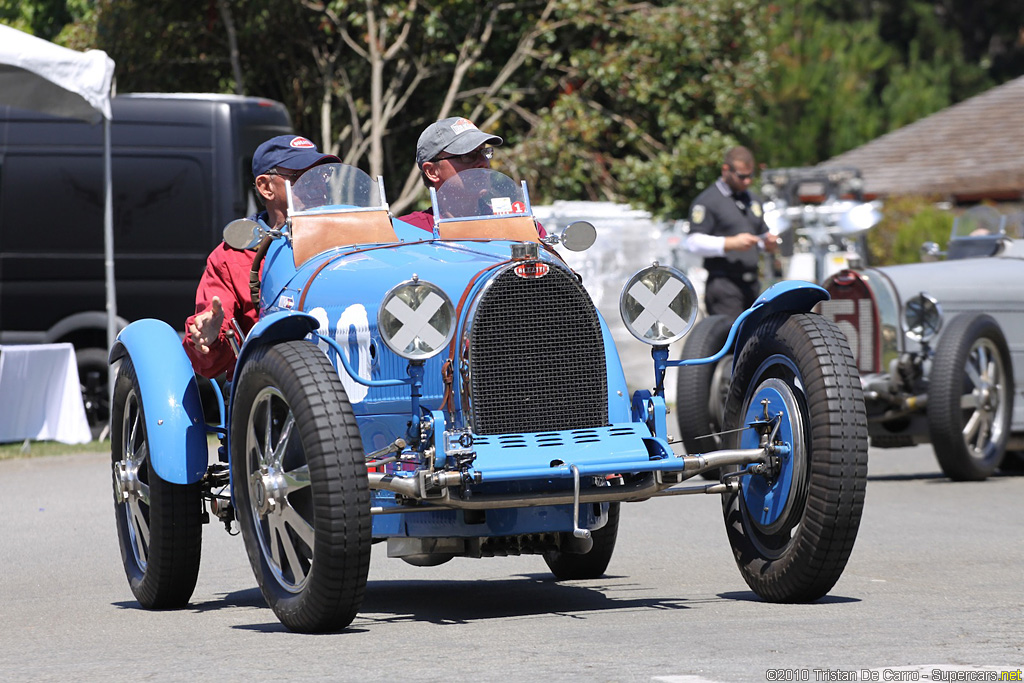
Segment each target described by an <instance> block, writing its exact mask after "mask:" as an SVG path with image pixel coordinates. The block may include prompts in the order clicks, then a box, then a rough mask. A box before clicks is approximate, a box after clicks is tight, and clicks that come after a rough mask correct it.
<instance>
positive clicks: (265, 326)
mask: <svg viewBox="0 0 1024 683" xmlns="http://www.w3.org/2000/svg"><path fill="white" fill-rule="evenodd" d="M319 328H320V321H319V320H317V319H316V318H314V317H313V316H311V315H310V314H309V313H302V312H299V311H277V312H275V313H271V314H270V315H267V316H264V317H263V318H261V319H260V321H259V322H258V323H256V325H254V326H253V328H252V329H251V330H250V331H249V334H247V335H246V336H245V343H244V344H242V349H241V351H239V353H238V360H236V361H235V375H234V376H235V377H238V373H239V372H241V370H242V365H243V364H244V363H245V359H246V358H248V357H249V356H250V355H251V354H252V351H253V349H255V348H258V347H260V346H266V345H267V344H276V343H278V342H282V341H292V340H295V339H302V338H303V337H305V336H306V335H307V334H309V333H310V332H316V331H317V330H318V329H319Z"/></svg>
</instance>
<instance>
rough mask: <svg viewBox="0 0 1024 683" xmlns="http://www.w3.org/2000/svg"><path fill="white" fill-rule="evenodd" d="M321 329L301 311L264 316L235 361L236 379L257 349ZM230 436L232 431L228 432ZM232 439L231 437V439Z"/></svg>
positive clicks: (232, 396)
mask: <svg viewBox="0 0 1024 683" xmlns="http://www.w3.org/2000/svg"><path fill="white" fill-rule="evenodd" d="M319 327H320V321H319V320H317V319H316V318H314V317H313V316H311V315H310V314H308V313H302V312H299V311H277V312H275V313H271V314H270V315H267V316H264V317H263V318H261V319H260V321H259V322H258V323H256V324H255V325H254V326H253V328H252V329H251V330H249V334H247V335H246V337H245V343H244V344H242V348H241V349H240V350H239V352H238V359H237V360H236V361H235V374H234V377H235V379H237V378H238V376H239V374H240V373H241V372H242V366H243V365H245V362H246V360H248V358H249V356H251V355H252V353H253V351H254V350H255V349H258V348H260V347H261V346H269V345H271V344H277V343H278V342H283V341H293V340H296V339H302V338H304V337H305V336H306V335H308V334H309V333H310V332H315V331H316V330H317V329H319ZM234 395H235V392H234V391H232V392H231V406H230V407H229V409H228V415H229V417H228V424H230V423H231V417H230V415H231V413H232V412H233V411H234V406H235V399H234ZM228 432H229V434H230V430H228ZM229 438H230V437H229Z"/></svg>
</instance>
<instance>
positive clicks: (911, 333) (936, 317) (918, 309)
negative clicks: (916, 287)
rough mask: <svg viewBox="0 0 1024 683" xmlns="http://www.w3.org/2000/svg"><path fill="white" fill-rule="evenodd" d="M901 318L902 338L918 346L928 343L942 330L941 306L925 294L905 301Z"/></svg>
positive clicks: (936, 300) (929, 295)
mask: <svg viewBox="0 0 1024 683" xmlns="http://www.w3.org/2000/svg"><path fill="white" fill-rule="evenodd" d="M901 317H902V323H903V334H904V336H906V338H907V339H909V340H911V341H914V342H917V343H918V344H926V343H928V342H930V341H931V340H932V339H934V338H935V336H936V335H937V334H938V333H939V330H941V329H942V319H943V315H942V305H941V304H940V303H939V301H938V299H936V298H935V297H933V296H932V295H931V294H928V293H927V292H921V293H919V294H918V295H917V296H914V297H911V298H910V299H907V302H906V303H905V304H904V305H903V315H902V316H901Z"/></svg>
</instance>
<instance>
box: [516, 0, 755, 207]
mask: <svg viewBox="0 0 1024 683" xmlns="http://www.w3.org/2000/svg"><path fill="white" fill-rule="evenodd" d="M601 10H602V11H601V13H600V15H597V14H596V13H595V12H592V13H591V15H590V16H588V17H587V20H586V23H582V22H580V23H577V24H575V25H574V26H573V27H572V29H573V30H572V31H571V32H569V31H567V32H566V33H565V37H566V39H567V43H568V44H567V47H566V48H564V49H563V50H562V52H561V53H556V57H557V60H558V61H557V63H556V65H555V66H556V67H557V71H556V74H557V76H558V79H557V81H556V82H555V83H554V87H553V88H552V91H553V93H552V98H553V100H552V101H551V103H550V104H549V105H547V106H545V107H543V108H541V109H539V110H538V111H537V113H536V118H535V123H534V126H533V128H532V130H531V131H530V132H529V134H528V135H527V136H526V137H525V139H524V141H523V144H521V145H520V146H519V147H518V148H517V149H516V154H515V160H514V161H512V162H511V163H510V167H511V168H512V169H513V170H514V172H515V173H514V175H517V176H520V177H524V178H527V179H529V180H530V181H531V182H530V185H531V187H534V188H537V194H538V196H539V198H540V199H542V200H550V199H554V198H583V199H608V200H618V201H628V202H631V203H633V204H635V205H637V206H641V207H644V208H647V209H649V210H651V211H652V212H653V213H655V214H657V215H665V216H681V215H684V214H685V213H686V210H687V207H688V205H689V202H690V200H691V199H692V198H693V197H694V196H696V194H697V193H699V192H700V190H701V189H703V187H705V186H706V185H707V184H708V183H710V182H713V180H714V178H715V177H716V176H717V168H718V165H719V164H720V162H721V157H722V153H723V152H724V149H725V148H726V147H728V146H730V145H732V144H735V143H736V141H737V140H743V139H746V138H748V137H749V133H750V132H751V131H752V129H753V124H752V121H751V118H752V115H753V114H754V113H755V111H756V102H757V98H758V89H759V84H760V83H761V82H763V80H764V66H765V63H766V55H765V52H764V45H765V43H764V35H763V32H762V30H761V28H760V27H761V26H762V25H763V21H764V13H763V12H764V10H763V9H762V3H759V2H753V1H741V2H735V1H730V2H726V1H720V0H710V1H708V2H702V3H686V4H681V3H664V4H661V5H656V4H654V3H642V4H626V3H621V2H609V3H606V4H604V5H602V6H601Z"/></svg>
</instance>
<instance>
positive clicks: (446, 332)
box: [377, 275, 456, 361]
mask: <svg viewBox="0 0 1024 683" xmlns="http://www.w3.org/2000/svg"><path fill="white" fill-rule="evenodd" d="M431 295H433V297H436V298H432V296H431ZM410 303H415V304H416V305H415V306H410ZM424 305H427V306H430V307H431V309H430V310H424V311H422V312H421V310H420V309H421V307H422V306H424ZM403 316H405V317H403ZM410 325H411V327H410ZM438 325H440V327H441V329H439V327H438ZM455 327H456V320H455V307H454V306H453V305H452V300H451V298H450V297H449V296H448V294H447V293H445V291H444V290H443V289H441V288H440V287H438V286H437V285H435V284H434V283H432V282H430V281H428V280H421V279H419V278H418V277H416V276H415V275H414V276H413V277H412V278H411V279H409V280H405V281H403V282H400V283H398V284H397V285H395V286H394V287H392V288H391V289H389V290H388V291H387V293H386V294H385V295H384V297H383V298H382V299H381V302H380V307H379V308H378V309H377V332H378V334H380V338H381V341H383V342H384V345H385V346H387V347H388V349H390V350H391V351H393V352H394V353H395V354H397V355H398V356H400V357H402V358H404V359H406V360H409V361H425V360H427V359H429V358H433V357H434V356H436V355H437V354H439V353H441V352H442V351H444V350H445V349H446V348H447V347H448V345H449V344H450V343H451V340H452V337H453V336H454V335H455ZM407 328H408V329H407ZM427 328H429V329H427Z"/></svg>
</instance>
